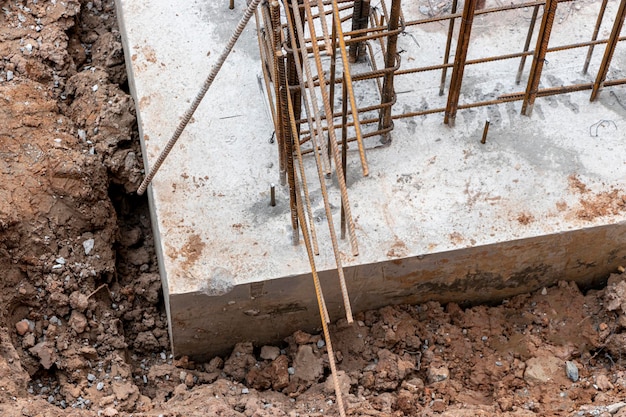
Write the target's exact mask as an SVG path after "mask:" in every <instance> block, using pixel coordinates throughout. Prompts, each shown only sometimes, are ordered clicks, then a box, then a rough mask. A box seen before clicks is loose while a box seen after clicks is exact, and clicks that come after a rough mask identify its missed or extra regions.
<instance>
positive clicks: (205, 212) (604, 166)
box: [118, 0, 626, 357]
mask: <svg viewBox="0 0 626 417" xmlns="http://www.w3.org/2000/svg"><path fill="white" fill-rule="evenodd" d="M420 4H421V3H419V4H418V2H415V3H411V4H410V5H409V4H407V6H406V7H405V9H404V12H405V14H407V15H409V14H411V13H412V14H414V15H417V14H418V13H420V9H419V5H420ZM425 4H427V3H425ZM609 6H610V7H609V8H608V9H607V16H610V15H612V14H611V13H614V9H615V8H616V7H617V6H616V5H615V4H610V5H609ZM244 7H245V5H243V4H242V3H241V2H237V4H236V8H235V10H234V11H231V10H229V9H228V3H227V2H204V1H192V2H171V1H165V0H152V1H144V0H132V1H131V0H119V1H118V12H119V13H118V15H119V16H120V23H121V24H120V27H121V30H122V35H123V40H124V46H125V52H126V57H127V65H128V70H129V75H130V77H129V80H130V84H131V90H132V93H133V96H134V98H135V100H136V106H137V114H138V118H139V123H140V126H139V127H140V133H141V137H142V146H143V152H144V160H145V162H146V166H152V164H153V163H154V161H155V159H156V158H157V156H158V155H159V153H160V152H161V150H162V149H163V147H164V145H165V143H166V141H167V140H168V139H169V137H170V135H171V134H172V132H173V131H174V129H175V128H176V125H177V124H178V121H179V118H180V116H181V115H182V114H183V113H184V111H185V110H186V109H187V107H188V106H189V103H190V102H191V100H192V99H193V97H194V95H195V94H196V92H197V90H198V89H199V87H200V85H201V84H202V82H203V81H204V78H205V77H206V75H207V74H208V72H209V69H210V67H211V65H212V63H213V62H214V59H215V57H216V56H217V55H218V54H219V53H220V52H221V49H222V47H223V45H224V44H225V43H226V41H227V39H228V37H229V36H230V33H231V31H232V29H233V28H234V26H235V24H236V23H237V21H238V20H239V18H240V16H241V13H242V10H243V8H244ZM582 7H583V9H582V10H578V11H577V12H576V13H573V12H572V13H570V14H569V15H567V17H566V18H563V17H562V16H561V21H562V23H561V25H560V26H559V24H558V23H557V24H556V25H555V29H554V33H553V38H554V42H555V43H556V44H558V43H559V42H560V40H567V41H568V42H575V41H578V39H579V38H580V39H581V40H588V39H589V38H590V37H591V29H592V28H593V23H594V22H595V14H594V13H597V9H598V7H599V2H597V3H584V4H582ZM517 13H518V14H517V15H515V14H511V15H510V16H509V15H506V16H507V17H506V19H502V21H501V24H496V23H497V22H498V20H497V19H496V20H493V19H494V18H493V17H487V16H486V17H476V18H475V19H476V21H475V27H474V32H473V33H472V36H473V39H474V43H473V44H472V47H471V49H470V52H469V55H470V58H471V56H472V54H474V55H475V56H480V55H481V54H482V53H483V52H484V51H490V52H492V50H493V49H494V48H498V47H500V48H502V50H501V51H507V50H514V49H515V48H518V45H523V40H524V37H525V30H526V27H522V26H521V25H517V24H516V22H524V21H526V20H524V19H525V18H526V15H525V14H524V13H526V12H519V11H518V12H517ZM563 16H565V15H563ZM557 17H558V16H557ZM490 19H491V20H490ZM611 23H612V22H611ZM607 24H608V23H607ZM568 25H570V26H568ZM572 25H573V26H572ZM585 25H587V26H588V27H589V28H590V29H589V33H587V32H585V31H582V30H581V31H578V30H572V29H571V28H572V27H574V28H581V27H586V26H585ZM608 27H609V28H610V26H608ZM568 28H569V29H568ZM255 30H256V28H255V26H254V24H253V23H252V24H250V25H249V26H248V28H247V29H246V31H245V32H244V34H243V36H242V38H241V39H240V41H239V43H238V44H237V45H236V47H235V50H234V51H233V53H232V54H231V56H230V57H229V59H228V61H227V62H226V64H225V65H224V67H223V69H222V72H221V73H220V74H219V75H218V77H217V79H216V81H215V84H214V85H213V87H212V89H211V90H210V91H209V93H208V95H207V97H206V99H205V100H204V102H203V103H202V105H201V106H200V108H199V109H198V111H197V113H196V114H195V116H194V118H193V120H192V123H191V124H190V125H189V126H188V127H187V129H186V131H185V132H184V133H183V135H182V137H181V139H180V141H179V144H178V145H177V147H176V148H175V149H174V150H173V151H172V153H171V154H170V157H169V159H168V160H167V161H166V162H165V164H164V165H163V167H162V168H161V171H160V172H159V174H158V175H157V177H156V178H155V180H154V181H153V183H152V186H151V188H150V189H149V198H150V204H151V210H152V219H153V228H154V234H155V242H156V246H157V253H158V256H159V263H160V268H161V274H162V279H163V287H164V295H165V300H166V307H167V310H168V311H167V312H168V318H169V321H170V333H171V340H172V346H173V349H174V352H175V354H176V355H191V356H195V357H203V356H209V355H212V354H215V353H221V352H224V351H225V350H227V349H228V348H230V347H231V346H232V345H233V344H235V343H236V342H238V341H242V340H252V341H255V342H257V343H259V344H262V343H266V342H270V341H276V340H279V339H280V338H282V337H285V336H286V335H288V334H290V333H292V332H293V331H294V330H296V329H314V328H316V327H318V325H319V317H318V310H317V306H316V301H315V295H314V289H313V283H312V280H311V277H310V266H309V261H308V258H307V256H306V251H305V248H304V245H303V244H300V245H299V246H293V245H292V243H291V226H290V221H289V199H288V191H287V189H286V188H283V187H281V186H279V185H277V205H276V206H275V207H271V206H270V205H269V188H270V184H272V183H278V167H277V163H276V161H277V149H276V145H275V144H273V143H271V141H270V139H271V138H272V131H273V125H272V122H271V119H270V116H269V112H268V110H267V104H266V101H265V100H266V99H265V93H264V92H263V91H262V87H260V85H261V83H260V81H259V77H260V74H261V72H260V66H259V58H258V47H257V40H256V34H255ZM446 30H447V29H445V28H442V27H441V26H438V25H433V26H428V27H426V28H419V29H417V28H416V29H412V32H411V33H410V35H411V36H405V37H400V40H399V43H400V45H399V46H400V48H401V49H403V50H404V51H405V52H403V55H402V56H403V60H405V62H411V61H412V60H420V65H429V62H432V63H433V64H436V63H440V62H441V59H442V58H441V57H442V53H443V48H444V47H445V36H446ZM597 48H598V50H597V51H596V54H595V55H594V60H593V61H592V64H591V67H594V66H595V67H596V68H597V66H598V63H599V60H600V59H601V55H602V51H603V47H597ZM618 48H622V49H618V50H617V51H616V55H615V59H614V61H613V63H612V66H611V72H610V73H609V75H611V74H617V75H619V74H620V72H621V74H623V73H624V71H625V70H626V55H625V54H624V53H623V52H624V50H623V45H618ZM620 51H621V52H620ZM585 53H586V50H585V52H581V50H576V51H570V52H564V53H562V54H560V55H558V56H557V57H555V58H554V59H553V60H552V61H551V62H550V63H549V65H547V67H546V69H545V70H544V76H543V78H542V80H543V82H544V83H547V86H554V85H563V84H568V83H571V82H573V81H576V80H578V81H580V80H585V81H593V79H592V77H591V76H590V75H583V74H581V73H580V68H581V67H582V60H583V58H581V57H582V56H584V54H585ZM518 64H519V61H518V60H509V61H499V62H497V63H493V64H488V65H484V66H476V67H475V68H473V67H472V69H471V70H469V71H466V75H465V78H464V81H463V90H462V94H461V98H462V100H466V101H471V100H472V99H475V98H481V99H482V98H483V97H489V96H494V95H498V94H504V93H508V92H515V91H520V90H522V91H523V88H524V86H523V85H522V86H521V87H520V86H516V85H515V84H514V82H513V80H514V77H515V73H516V71H517V66H518ZM439 76H440V74H439V73H434V74H431V75H419V76H415V77H404V78H398V79H397V82H396V92H397V93H398V102H397V103H396V105H395V106H396V107H394V108H399V109H402V111H405V112H409V111H414V110H415V109H418V108H429V107H440V106H441V105H442V104H444V105H445V96H444V97H439V96H438V94H437V91H438V86H439V83H438V79H439ZM524 82H525V81H524ZM363 94H364V95H367V92H364V93H363ZM625 105H626V88H624V87H615V88H612V89H611V90H610V91H609V90H608V89H607V90H605V91H603V92H602V93H601V95H600V98H599V99H598V100H597V101H596V102H594V103H590V102H589V93H588V92H577V93H572V94H566V95H560V96H553V97H547V98H539V99H537V101H536V104H535V107H534V111H533V114H532V117H527V116H521V115H520V108H521V103H519V102H516V103H507V104H501V105H493V106H488V107H482V108H477V109H467V110H461V111H459V114H458V116H457V120H456V126H455V127H454V128H450V127H448V126H446V125H444V124H443V122H442V121H443V115H442V114H432V115H428V116H421V117H418V118H413V119H402V120H399V121H396V124H395V129H394V131H393V134H392V138H393V141H392V143H391V144H390V145H388V146H381V145H380V143H379V142H378V141H376V140H369V141H368V142H367V148H368V150H367V152H368V153H367V155H368V161H369V168H370V175H369V176H368V177H363V176H362V174H361V166H360V162H359V158H358V156H357V153H356V150H355V149H351V150H350V152H349V156H348V158H349V159H348V160H349V163H348V172H347V178H348V187H349V195H350V201H351V203H352V212H353V216H354V219H355V222H356V227H357V237H358V241H359V249H360V253H359V255H358V256H356V257H354V256H352V255H351V251H350V247H349V244H348V242H347V241H341V242H340V249H341V251H342V261H343V263H344V265H345V266H346V269H345V272H346V278H347V281H348V282H347V284H348V289H349V292H350V295H351V301H352V306H353V309H354V310H355V311H363V310H366V309H371V308H377V307H380V306H383V305H386V304H390V303H405V302H409V303H417V302H422V301H426V300H440V301H456V302H472V303H473V302H480V301H487V300H497V299H502V298H506V297H509V296H512V295H514V294H517V293H520V292H523V291H528V290H532V289H535V288H539V287H541V286H544V285H549V284H551V283H554V282H556V281H557V280H560V279H570V280H576V281H578V282H585V281H589V280H591V279H595V278H599V277H601V276H603V275H605V274H607V273H609V272H610V271H613V270H615V268H616V267H617V266H618V265H622V264H625V263H626V233H625V232H626V140H625V139H626V133H624V132H626V125H624V120H626V107H624V106H625ZM487 119H489V120H490V123H491V126H490V130H489V135H488V138H487V142H486V143H485V144H481V143H480V139H481V137H482V131H483V126H484V123H485V120H487ZM308 162H309V166H307V172H308V173H309V174H310V175H309V177H310V178H313V177H314V175H313V172H314V162H313V159H312V158H311V159H310V160H309V161H308ZM334 181H335V180H334V179H329V180H328V185H329V186H330V187H331V193H330V198H331V201H333V202H335V203H334V204H335V206H334V216H335V217H336V219H335V223H336V224H338V223H339V220H338V219H339V197H338V195H339V194H338V190H337V188H336V186H333V184H334ZM309 185H310V187H311V189H310V195H311V196H312V199H313V200H312V205H313V212H314V217H315V218H316V223H317V229H316V230H317V233H318V239H319V241H320V255H319V256H318V257H316V264H317V267H318V270H319V271H321V273H320V278H321V281H322V286H323V288H324V291H325V292H324V295H325V299H326V302H327V304H328V308H329V312H330V314H331V316H332V318H333V319H336V318H339V317H341V316H342V314H343V303H342V301H341V295H340V288H339V284H338V282H337V274H336V271H335V270H334V268H335V263H334V258H333V254H332V250H331V246H330V243H329V233H328V230H327V227H326V224H325V223H326V222H325V220H324V218H325V215H324V209H323V206H322V201H321V192H320V186H319V184H317V185H315V182H314V181H312V180H311V181H310V184H309Z"/></svg>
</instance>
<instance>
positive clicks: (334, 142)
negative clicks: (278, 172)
mask: <svg viewBox="0 0 626 417" xmlns="http://www.w3.org/2000/svg"><path fill="white" fill-rule="evenodd" d="M304 8H305V11H306V14H310V13H311V8H310V4H309V0H304ZM307 23H308V26H309V32H310V33H311V36H315V24H314V22H313V20H312V19H310V18H309V19H307ZM296 29H297V31H298V35H299V36H301V37H302V36H303V35H304V30H303V28H302V22H300V21H298V20H296ZM316 45H317V44H316V43H313V47H314V54H313V56H314V58H315V65H316V66H317V72H318V75H319V76H320V90H321V93H322V102H323V104H324V111H325V113H326V114H331V115H332V114H333V111H332V109H331V108H330V101H329V98H328V92H327V91H326V85H325V83H324V82H323V80H324V76H323V73H324V68H323V67H322V61H321V58H320V54H319V49H317V47H316ZM305 66H306V63H305ZM331 125H332V123H331ZM328 134H329V136H330V137H331V141H330V142H331V146H332V155H333V159H334V160H335V167H336V169H335V172H336V174H337V182H338V183H339V187H340V189H341V194H342V198H341V201H342V205H343V206H344V207H345V210H346V213H348V216H349V217H352V215H351V213H350V205H349V203H348V194H347V187H346V182H345V177H344V175H343V172H342V170H341V160H340V158H339V153H338V151H339V149H338V145H337V139H336V137H335V129H334V127H332V126H331V127H329V129H328ZM322 182H323V181H322ZM325 210H326V220H327V222H328V228H329V232H330V240H331V243H332V246H333V251H334V254H335V262H336V264H337V273H338V275H339V284H340V286H341V293H342V296H343V302H344V308H345V310H346V320H347V321H348V323H352V321H353V318H352V307H351V305H350V297H349V295H348V288H347V286H346V279H345V276H344V272H343V266H342V263H343V262H342V260H341V253H340V252H339V245H338V243H337V235H336V233H335V226H334V222H333V214H332V211H331V208H330V204H326V205H325ZM352 237H354V242H353V241H352V239H351V242H350V243H352V244H353V245H352V249H353V252H356V253H358V248H357V246H356V236H355V235H354V234H353V235H352V236H351V238H352Z"/></svg>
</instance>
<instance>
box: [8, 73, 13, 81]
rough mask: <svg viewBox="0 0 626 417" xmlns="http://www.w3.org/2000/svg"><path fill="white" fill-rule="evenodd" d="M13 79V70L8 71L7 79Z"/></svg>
mask: <svg viewBox="0 0 626 417" xmlns="http://www.w3.org/2000/svg"><path fill="white" fill-rule="evenodd" d="M12 79H13V71H7V81H11V80H12Z"/></svg>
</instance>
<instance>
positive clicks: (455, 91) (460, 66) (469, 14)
mask: <svg viewBox="0 0 626 417" xmlns="http://www.w3.org/2000/svg"><path fill="white" fill-rule="evenodd" d="M475 7H476V0H467V1H466V2H465V5H464V6H463V15H462V17H461V27H460V28H459V40H458V41H457V46H456V54H455V56H454V66H453V67H452V78H451V79H450V91H449V92H448V103H447V104H446V112H445V114H444V119H443V122H444V123H445V124H447V125H449V126H454V121H455V119H456V111H457V109H458V107H459V96H460V94H461V85H462V83H463V72H464V71H465V61H466V59H467V49H468V47H469V41H470V36H471V33H472V23H473V22H474V10H475Z"/></svg>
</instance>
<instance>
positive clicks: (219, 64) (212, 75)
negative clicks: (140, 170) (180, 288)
mask: <svg viewBox="0 0 626 417" xmlns="http://www.w3.org/2000/svg"><path fill="white" fill-rule="evenodd" d="M260 2H261V0H252V1H251V2H250V4H249V5H248V7H247V8H246V11H245V12H244V14H243V16H242V17H241V20H240V21H239V23H238V24H237V27H236V28H235V31H234V32H233V34H232V35H231V37H230V39H229V40H228V43H227V44H226V46H225V47H224V50H223V51H222V53H221V54H220V56H219V57H218V59H217V61H216V62H215V64H214V66H213V68H212V69H211V72H210V73H209V76H208V77H207V78H206V80H205V81H204V84H203V85H202V88H201V89H200V92H198V94H197V95H196V97H195V98H194V99H193V102H192V103H191V106H190V107H189V109H188V110H187V111H186V112H185V114H184V115H183V118H182V120H181V121H180V123H179V124H178V127H177V128H176V130H175V131H174V134H173V135H172V137H171V138H170V140H169V141H168V142H167V144H166V145H165V148H164V149H163V151H162V152H161V154H160V155H159V157H158V158H157V160H156V162H155V163H154V165H153V167H152V169H150V170H149V171H148V175H146V177H145V178H144V180H143V181H142V182H141V184H140V185H139V188H138V189H137V194H139V195H142V194H143V193H144V192H145V191H146V188H147V187H148V184H150V182H151V181H152V179H153V178H154V176H155V175H156V173H157V172H158V170H159V168H160V167H161V164H163V161H165V159H166V158H167V156H168V155H169V153H170V151H171V150H172V148H173V147H174V145H175V144H176V142H177V141H178V138H180V135H181V134H182V133H183V131H184V130H185V127H186V126H187V124H188V123H189V121H190V120H191V118H192V117H193V114H194V113H195V112H196V109H197V108H198V106H199V105H200V103H201V102H202V99H203V98H204V96H205V95H206V93H207V91H209V88H210V87H211V84H213V81H214V80H215V77H216V76H217V74H218V73H219V72H220V69H221V68H222V65H224V62H225V61H226V58H228V55H229V54H230V51H232V50H233V47H234V46H235V43H236V42H237V39H239V36H241V32H243V30H244V29H245V27H246V25H247V24H248V21H250V18H251V17H252V15H253V14H254V11H255V9H256V8H257V6H258V5H259V3H260Z"/></svg>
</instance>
